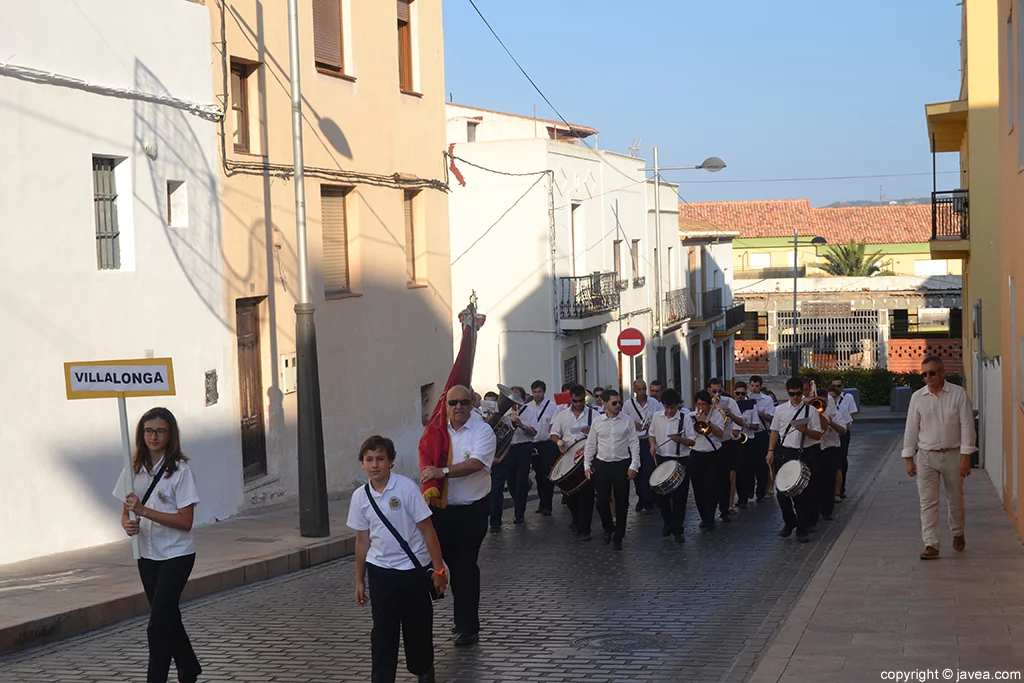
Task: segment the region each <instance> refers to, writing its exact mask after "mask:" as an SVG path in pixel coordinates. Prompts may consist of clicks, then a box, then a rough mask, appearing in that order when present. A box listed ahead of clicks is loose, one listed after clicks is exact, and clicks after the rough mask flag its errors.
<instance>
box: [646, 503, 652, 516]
mask: <svg viewBox="0 0 1024 683" xmlns="http://www.w3.org/2000/svg"><path fill="white" fill-rule="evenodd" d="M644 513H645V514H648V515H653V514H654V506H653V505H652V506H651V507H649V508H645V509H644Z"/></svg>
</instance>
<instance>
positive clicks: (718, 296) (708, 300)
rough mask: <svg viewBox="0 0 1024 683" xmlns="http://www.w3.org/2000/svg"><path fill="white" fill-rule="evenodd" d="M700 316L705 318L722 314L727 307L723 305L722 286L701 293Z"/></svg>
mask: <svg viewBox="0 0 1024 683" xmlns="http://www.w3.org/2000/svg"><path fill="white" fill-rule="evenodd" d="M700 303H701V306H700V317H701V318H703V319H704V320H707V319H709V318H714V317H716V316H719V315H722V313H724V312H725V307H724V306H723V305H722V288H721V287H716V288H715V289H709V290H707V291H705V292H704V293H703V294H702V295H701V302H700Z"/></svg>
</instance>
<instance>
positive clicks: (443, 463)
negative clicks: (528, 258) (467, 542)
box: [419, 303, 486, 508]
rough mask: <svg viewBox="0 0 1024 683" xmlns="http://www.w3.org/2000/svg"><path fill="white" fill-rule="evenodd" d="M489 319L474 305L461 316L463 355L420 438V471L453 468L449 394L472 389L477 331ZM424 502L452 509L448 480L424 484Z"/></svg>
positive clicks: (458, 357) (456, 360)
mask: <svg viewBox="0 0 1024 683" xmlns="http://www.w3.org/2000/svg"><path fill="white" fill-rule="evenodd" d="M484 320H486V316H483V315H478V314H477V313H476V306H475V305H474V304H472V303H471V304H470V306H469V308H468V309H467V310H465V311H463V312H462V313H460V314H459V322H460V323H461V324H462V344H461V345H460V346H459V354H458V356H456V358H455V364H454V365H452V371H451V373H450V374H449V375H448V381H447V382H446V383H445V385H444V391H443V392H442V393H441V397H440V398H439V399H438V401H437V405H436V406H434V412H433V413H432V414H431V415H430V422H428V423H427V427H426V429H424V430H423V436H421V437H420V444H419V455H420V469H421V470H422V469H423V468H424V467H451V464H452V452H451V450H452V445H451V438H450V437H449V436H448V406H447V397H448V390H449V389H451V388H452V387H453V386H457V385H462V386H464V387H469V385H470V383H471V382H472V379H473V358H474V356H475V355H476V331H477V330H478V329H480V327H481V326H482V325H483V324H484ZM423 498H424V500H426V501H427V503H429V504H431V505H434V506H435V507H440V508H443V507H446V506H447V505H448V482H447V480H444V479H431V480H428V481H426V482H424V483H423Z"/></svg>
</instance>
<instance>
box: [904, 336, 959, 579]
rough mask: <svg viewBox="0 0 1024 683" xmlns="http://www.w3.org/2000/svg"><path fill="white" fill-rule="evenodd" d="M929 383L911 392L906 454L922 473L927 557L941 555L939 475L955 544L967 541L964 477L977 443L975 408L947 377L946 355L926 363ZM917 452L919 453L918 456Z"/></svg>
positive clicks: (910, 468)
mask: <svg viewBox="0 0 1024 683" xmlns="http://www.w3.org/2000/svg"><path fill="white" fill-rule="evenodd" d="M921 374H922V375H924V384H925V386H923V387H921V388H920V389H918V390H917V391H915V392H914V395H913V396H911V397H910V407H909V408H908V409H907V427H906V431H905V433H904V435H903V457H904V458H905V460H906V463H907V475H909V476H911V477H913V476H915V475H916V476H917V495H918V498H919V499H920V501H921V538H922V540H923V541H924V551H922V552H921V555H920V557H921V559H922V560H934V559H936V558H938V556H939V544H940V540H941V539H940V531H939V479H940V478H941V479H942V483H943V484H944V485H945V487H946V506H947V507H948V509H949V514H948V517H949V530H950V532H951V533H952V534H953V550H955V551H957V552H961V551H963V549H964V548H966V547H967V540H966V537H965V535H964V526H965V524H966V521H967V510H966V505H965V504H964V479H966V478H967V477H969V476H971V454H972V453H974V452H975V451H976V450H978V449H977V448H976V447H975V441H974V439H975V434H974V408H973V407H972V406H971V399H970V397H969V396H968V395H967V392H966V391H965V390H964V389H963V387H959V386H957V385H955V384H951V383H949V382H947V381H946V370H945V368H944V367H943V365H942V359H941V358H939V357H938V356H928V357H927V358H925V359H924V362H922V363H921ZM915 458H916V459H917V460H916V462H915Z"/></svg>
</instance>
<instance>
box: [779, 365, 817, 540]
mask: <svg viewBox="0 0 1024 683" xmlns="http://www.w3.org/2000/svg"><path fill="white" fill-rule="evenodd" d="M786 393H787V394H789V401H787V402H786V403H782V404H779V405H778V406H776V408H775V417H774V418H772V426H771V432H772V433H771V437H770V441H769V443H768V455H767V457H766V460H767V462H768V465H769V466H770V467H772V468H774V472H775V473H776V474H778V472H779V469H781V467H782V466H783V465H784V464H786V463H787V462H789V461H791V460H800V461H802V462H803V463H804V464H806V465H807V466H808V468H810V470H811V480H810V482H808V484H807V486H806V487H805V488H804V490H803V491H801V492H800V493H799V494H798V495H796V496H792V497H791V496H787V495H784V494H783V493H782V492H781V491H780V492H778V495H777V496H776V498H778V500H779V508H780V509H781V510H782V521H783V527H782V531H780V532H779V536H781V537H782V538H789V537H790V536H792V535H793V530H794V529H795V530H796V539H797V540H798V541H800V542H801V543H807V542H808V541H810V540H811V539H810V536H809V534H810V529H811V527H812V526H813V525H814V515H816V514H817V509H816V506H815V502H816V498H815V495H816V494H817V487H818V486H820V482H821V479H820V477H821V475H820V474H818V469H819V465H820V463H819V458H818V456H819V453H818V451H819V447H818V444H819V442H820V441H821V434H822V429H821V419H820V417H819V416H818V411H817V410H815V409H814V408H812V407H811V404H810V403H807V402H805V401H804V383H803V381H801V380H800V378H799V377H790V378H789V379H788V380H786ZM815 474H817V475H818V477H819V478H818V479H817V480H815V478H814V477H815ZM794 508H795V509H794Z"/></svg>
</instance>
